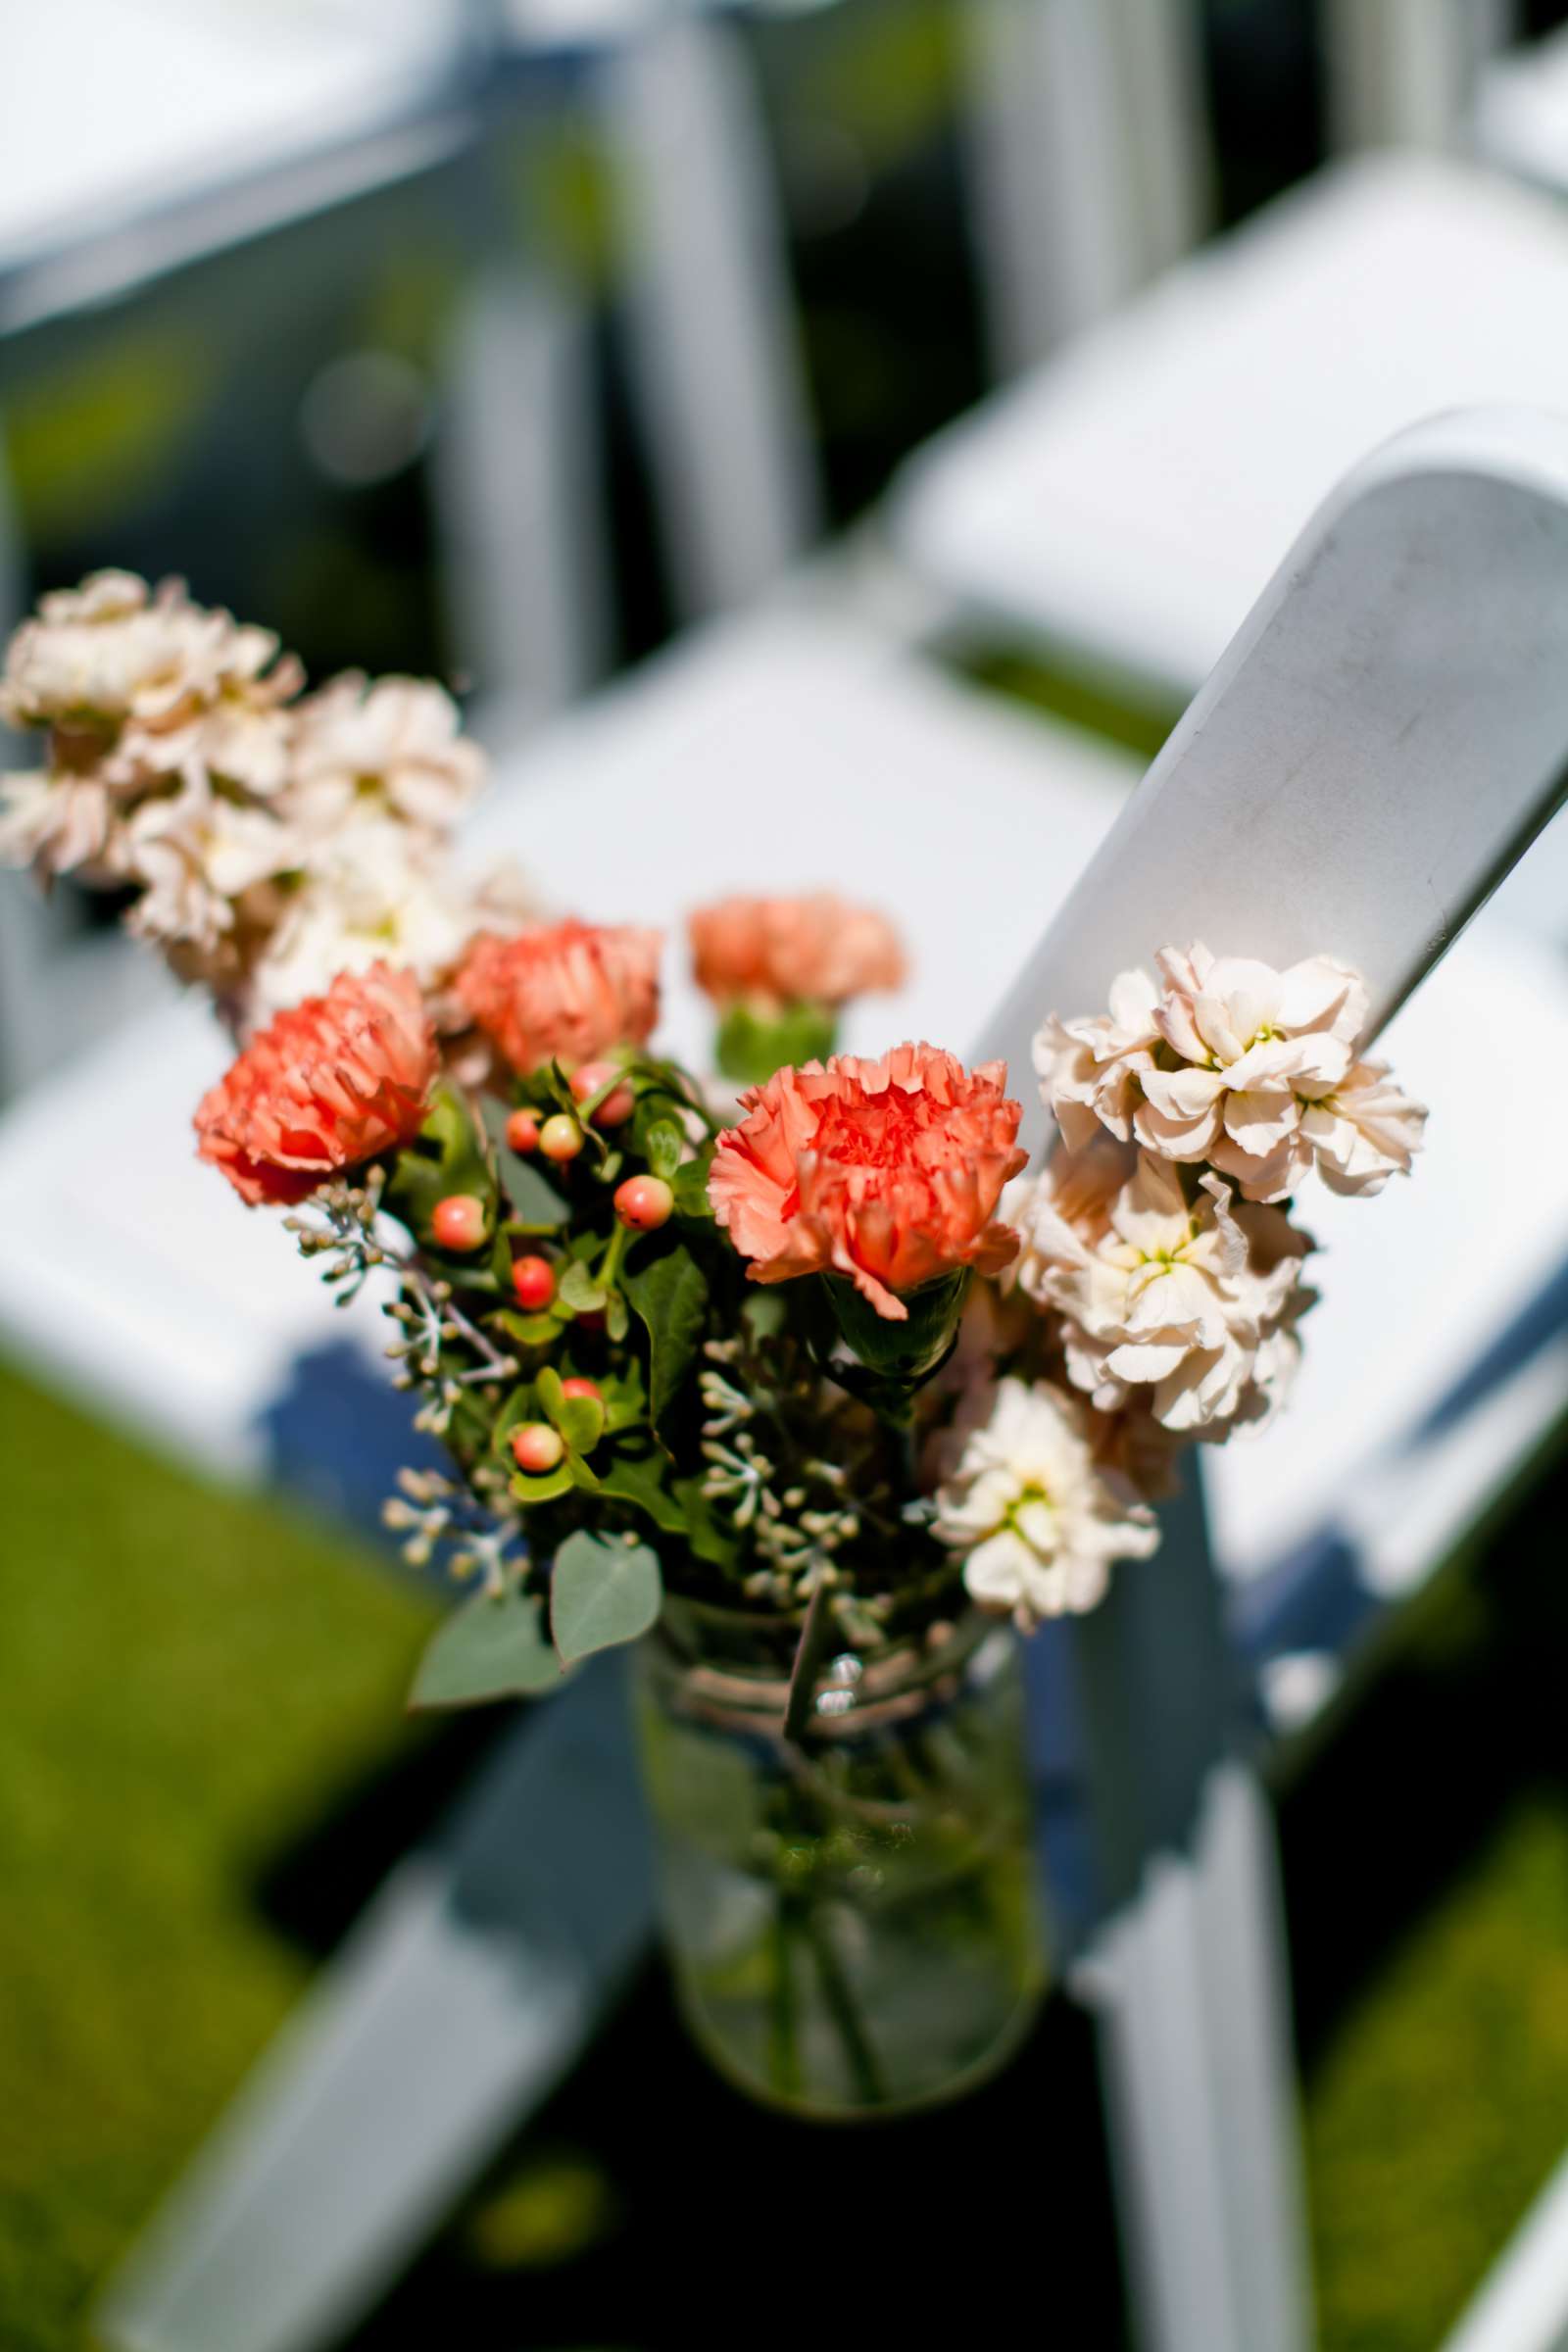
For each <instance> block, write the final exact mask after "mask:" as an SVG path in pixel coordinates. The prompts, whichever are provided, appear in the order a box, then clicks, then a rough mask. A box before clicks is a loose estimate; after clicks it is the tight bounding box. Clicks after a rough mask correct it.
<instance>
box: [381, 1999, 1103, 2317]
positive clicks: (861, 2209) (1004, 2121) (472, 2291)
mask: <svg viewBox="0 0 1568 2352" xmlns="http://www.w3.org/2000/svg"><path fill="white" fill-rule="evenodd" d="M530 2148H533V2149H537V2148H546V2149H549V2150H551V2151H553V2152H554V2155H555V2157H556V2159H557V2160H558V2161H560V2160H561V2159H563V2158H564V2159H566V2160H567V2161H569V2162H570V2163H572V2164H573V2165H574V2166H580V2165H581V2164H582V2163H583V2162H584V2161H585V2160H586V2161H587V2162H588V2163H590V2164H591V2165H592V2166H593V2168H594V2169H595V2171H596V2172H597V2174H598V2175H599V2176H600V2178H601V2179H602V2180H603V2183H604V2192H605V2193H604V2200H603V2208H604V2211H605V2213H606V2214H607V2216H608V2217H610V2218H609V2222H608V2227H607V2228H606V2229H604V2230H603V2231H602V2232H601V2233H599V2234H597V2235H596V2236H595V2237H594V2239H593V2242H592V2243H590V2244H588V2245H586V2246H584V2247H583V2248H581V2250H579V2251H576V2252H575V2253H568V2254H567V2255H566V2257H565V2258H564V2259H562V2260H558V2261H554V2262H550V2261H541V2260H539V2259H537V2258H534V2259H529V2260H527V2261H525V2262H520V2263H517V2264H515V2265H511V2266H508V2267H496V2266H494V2265H493V2264H491V2265H487V2264H486V2263H485V2262H483V2261H482V2260H481V2259H480V2258H479V2255H478V2252H477V2251H476V2241H478V2242H480V2243H482V2241H483V2238H484V2234H485V2233H484V2231H483V2229H482V2226H480V2227H479V2228H476V2227H475V2224H474V2216H475V2215H476V2214H479V2213H482V2212H483V2211H484V2210H485V2208H486V2207H487V2206H489V2205H491V2204H493V2203H494V2201H495V2200H496V2199H497V2197H498V2196H504V2195H505V2184H506V2182H507V2180H508V2179H509V2177H511V2176H513V2175H515V2169H516V2167H517V2165H518V2162H519V2160H520V2159H522V2158H523V2157H524V2156H525V2154H526V2151H527V2150H528V2149H530ZM1051 2249H1054V2250H1055V2256H1056V2257H1058V2258H1060V2259H1061V2260H1062V2261H1064V2262H1067V2263H1068V2264H1069V2265H1070V2270H1071V2274H1072V2303H1073V2306H1074V2308H1075V2310H1076V2311H1077V2312H1078V2313H1079V2314H1080V2315H1082V2316H1081V2318H1080V2319H1079V2321H1078V2323H1077V2328H1076V2330H1075V2331H1074V2332H1073V2333H1072V2335H1071V2339H1070V2340H1072V2341H1074V2342H1081V2343H1084V2344H1091V2343H1092V2344H1093V2345H1094V2346H1095V2347H1096V2352H1119V2348H1120V2347H1121V2346H1122V2345H1123V2344H1124V2341H1125V2336H1124V2328H1123V2320H1122V2314H1121V2306H1120V2287H1119V2282H1118V2275H1117V2263H1116V2249H1115V2240H1114V2229H1113V2225H1112V2222H1111V2208H1110V2195H1109V2188H1108V2184H1107V2180H1106V2172H1105V2155H1104V2147H1103V2135H1102V2129H1101V2122H1100V2105H1099V2095H1098V2090H1097V2087H1096V2077H1095V2061H1094V2050H1093V2041H1092V2030H1091V2028H1090V2025H1089V2022H1088V2020H1087V2018H1086V2017H1085V2016H1084V2015H1083V2013H1082V2012H1081V2011H1079V2010H1076V2009H1074V2008H1073V2007H1072V2006H1071V2005H1070V2004H1069V2003H1067V2002H1066V2001H1064V2000H1054V2001H1052V2002H1051V2003H1049V2004H1048V2006H1047V2008H1046V2010H1045V2012H1044V2014H1043V2016H1042V2018H1041V2020H1040V2023H1039V2025H1038V2027H1037V2029H1036V2031H1035V2033H1034V2034H1033V2036H1032V2038H1031V2040H1030V2042H1029V2044H1028V2045H1027V2047H1026V2048H1025V2050H1024V2051H1023V2053H1022V2054H1021V2056H1020V2057H1019V2058H1018V2060H1017V2061H1016V2062H1015V2063H1014V2065H1013V2066H1012V2067H1011V2068H1010V2069H1008V2071H1007V2072H1006V2073H1005V2075H1004V2076H1003V2077H1002V2078H1001V2079H1000V2080H998V2081H997V2082H992V2083H990V2084H988V2085H986V2086H985V2087H984V2088H983V2089H981V2090H979V2091H976V2092H974V2093H973V2094H971V2096H970V2097H969V2098H968V2099H966V2100H964V2101H963V2102H961V2103H960V2104H959V2105H957V2106H955V2107H952V2108H949V2109H946V2110H943V2111H941V2112H938V2113H935V2114H931V2115H926V2116H920V2117H915V2118H912V2119H909V2120H907V2121H904V2122H900V2123H892V2124H884V2125H880V2126H871V2127H859V2128H856V2129H853V2130H849V2131H844V2130H832V2129H824V2128H819V2127H815V2126H811V2125H806V2124H797V2123H792V2122H789V2121H786V2120H784V2119H782V2118H780V2117H778V2116H774V2115H771V2114H768V2113H766V2112H764V2111H763V2110H761V2109H760V2108H758V2107H754V2106H752V2105H751V2104H750V2103H749V2102H748V2101H746V2100H745V2099H743V2098H741V2097H740V2096H739V2095H738V2094H737V2093H736V2092H734V2091H732V2090H730V2089H729V2088H728V2087H727V2086H726V2085H725V2084H724V2083H723V2082H721V2081H720V2080H719V2079H718V2078H717V2077H716V2076H715V2075H713V2074H712V2073H711V2071H710V2070H709V2069H708V2067H707V2066H706V2065H705V2064H704V2062H703V2061H702V2060H701V2059H700V2058H699V2057H698V2055H697V2054H696V2052H695V2051H694V2050H693V2048H692V2047H691V2045H690V2043H689V2042H688V2041H687V2039H686V2036H685V2034H684V2032H683V2030H682V2028H681V2025H680V2022H679V2020H678V2018H677V2017H676V2015H675V2012H674V2008H673V2004H672V2002H671V1999H670V1995H669V1991H668V1987H667V1985H666V1982H665V1979H664V1976H663V1973H662V1970H661V1969H659V1968H658V1967H655V1966H650V1967H649V1968H648V1969H646V1970H645V1971H644V1972H643V1974H642V1976H641V1977H640V1979H639V1981H638V1983H637V1985H636V1986H635V1988H634V1990H633V1992H632V1993H631V1995H630V1996H629V1998H628V1999H627V2000H626V2002H625V2003H624V2005H623V2007H622V2008H621V2010H620V2012H619V2014H618V2015H617V2017H616V2019H615V2021H614V2023H613V2025H612V2027H611V2028H610V2030H609V2031H608V2032H607V2033H605V2034H602V2035H601V2036H600V2038H599V2040H598V2042H597V2043H596V2045H595V2046H594V2049H593V2050H592V2052H591V2053H590V2055H589V2056H588V2058H587V2059H586V2060H585V2061H584V2063H583V2064H582V2066H581V2067H580V2068H579V2069H578V2070H577V2072H576V2074H575V2075H574V2076H573V2077H572V2079H571V2081H570V2082H568V2083H567V2084H566V2085H565V2086H564V2089H563V2090H562V2091H561V2092H560V2093H559V2094H558V2096H557V2097H556V2098H555V2099H554V2100H553V2101H552V2102H551V2104H550V2106H549V2107H548V2108H547V2109H546V2110H545V2112H544V2114H543V2115H542V2116H541V2117H540V2118H539V2120H538V2122H537V2124H536V2125H535V2126H534V2127H533V2129H532V2130H531V2131H529V2133H528V2134H527V2135H526V2138H525V2140H523V2141H520V2142H519V2143H518V2144H517V2146H516V2147H515V2148H514V2149H512V2150H511V2151H509V2152H508V2154H507V2156H506V2157H504V2158H503V2159H502V2161H501V2163H500V2164H499V2165H497V2166H496V2167H495V2168H494V2170H493V2171H492V2173H491V2175H490V2176H489V2179H488V2180H487V2181H486V2183H485V2185H484V2186H483V2188H481V2190H480V2191H479V2192H478V2193H477V2195H476V2196H475V2197H474V2198H473V2199H471V2200H469V2202H468V2203H467V2205H466V2207H465V2209H464V2212H463V2213H462V2214H461V2215H460V2216H459V2217H458V2218H457V2220H456V2221H455V2222H454V2224H453V2226H452V2227H451V2228H450V2229H448V2230H447V2231H445V2232H444V2234H443V2235H442V2237H441V2238H440V2239H439V2240H438V2241H437V2243H436V2244H435V2245H434V2246H433V2247H432V2248H431V2249H430V2251H429V2252H428V2253H427V2254H426V2255H425V2256H424V2257H423V2259H422V2260H421V2261H419V2262H418V2263H417V2264H416V2266H415V2267H414V2269H413V2270H412V2271H411V2272H410V2274H409V2276H408V2277H407V2278H405V2280H404V2281H403V2283H402V2285H401V2286H400V2287H399V2288H398V2289H397V2290H396V2292H395V2293H394V2294H393V2295H392V2296H391V2297H389V2298H388V2300H387V2302H386V2303H385V2304H384V2305H383V2307H382V2309H381V2310H380V2311H379V2312H378V2313H377V2314H376V2315H375V2316H374V2317H373V2319H371V2320H370V2321H369V2322H368V2324H367V2325H366V2326H365V2327H362V2328H361V2329H360V2330H359V2332H358V2333H357V2334H355V2335H354V2336H353V2337H352V2338H351V2339H350V2343H351V2346H352V2352H393V2347H401V2346H405V2345H408V2346H413V2345H416V2344H428V2343H431V2342H435V2341H441V2342H447V2343H461V2344H462V2345H463V2346H464V2352H534V2348H535V2347H537V2348H538V2352H546V2348H547V2347H556V2348H559V2352H564V2348H565V2347H568V2346H580V2347H584V2348H585V2352H586V2348H588V2347H610V2346H614V2347H626V2348H627V2352H630V2348H631V2347H636V2348H637V2352H735V2347H736V2346H737V2345H745V2346H747V2347H766V2346H771V2345H774V2344H785V2343H789V2344H798V2343H799V2342H800V2341H801V2340H802V2339H803V2338H805V2339H808V2340H815V2341H817V2342H819V2343H823V2344H838V2343H844V2342H850V2341H854V2342H862V2341H863V2342H867V2343H871V2342H879V2341H886V2342H893V2343H900V2342H903V2343H924V2342H929V2341H931V2340H932V2339H933V2337H934V2336H935V2335H937V2334H938V2332H939V2331H941V2332H945V2331H946V2328H947V2327H948V2326H949V2325H950V2324H951V2320H950V2315H953V2314H955V2313H961V2314H963V2315H965V2320H966V2327H965V2330H964V2331H965V2332H971V2331H972V2332H974V2333H976V2334H978V2335H981V2336H989V2335H991V2334H992V2333H996V2334H999V2335H1002V2334H1005V2333H1008V2332H1010V2331H1011V2329H1012V2327H1014V2326H1015V2325H1016V2315H1017V2305H1016V2302H1015V2301H1014V2295H1015V2293H1016V2287H1015V2285H1009V2284H1007V2283H1006V2282H1007V2281H1009V2280H1011V2281H1015V2280H1016V2279H1017V2277H1018V2275H1019V2271H1020V2269H1021V2268H1022V2266H1024V2265H1025V2264H1028V2263H1030V2262H1031V2260H1032V2259H1033V2258H1035V2257H1037V2256H1044V2255H1046V2254H1047V2253H1048V2252H1049V2251H1050V2250H1051ZM1052 2293H1053V2297H1054V2295H1055V2293H1056V2290H1055V2289H1054V2288H1053V2289H1052ZM1029 2324H1030V2325H1038V2317H1037V2319H1036V2321H1034V2322H1031V2323H1029ZM1063 2340H1064V2341H1066V2340H1069V2339H1068V2338H1066V2337H1064V2338H1063Z"/></svg>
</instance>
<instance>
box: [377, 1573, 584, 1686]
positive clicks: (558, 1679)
mask: <svg viewBox="0 0 1568 2352" xmlns="http://www.w3.org/2000/svg"><path fill="white" fill-rule="evenodd" d="M564 1679H565V1677H564V1669H563V1665H562V1660H561V1657H560V1656H559V1655H558V1653H557V1651H556V1649H555V1647H554V1646H553V1645H552V1643H551V1642H550V1640H549V1637H548V1636H547V1634H546V1632H545V1626H544V1609H543V1604H542V1602H541V1601H540V1599H539V1596H538V1594H537V1593H519V1592H517V1591H516V1590H515V1588H509V1589H508V1591H507V1592H506V1593H501V1594H492V1593H474V1595H473V1596H472V1598H471V1599H469V1600H466V1601H465V1602H464V1603H463V1605H462V1607H461V1608H458V1609H456V1610H454V1611H453V1613H452V1615H451V1616H450V1617H449V1618H448V1619H447V1621H446V1623H445V1624H444V1625H443V1626H442V1627H441V1628H440V1630H439V1631H438V1632H437V1633H436V1635H435V1636H434V1638H433V1640H432V1641H431V1642H430V1643H429V1645H428V1647H427V1648H426V1650H425V1653H424V1655H423V1657H422V1658H421V1659H420V1660H419V1669H418V1672H417V1675H416V1676H415V1678H414V1689H413V1690H412V1691H411V1692H410V1693H409V1704H410V1706H411V1707H475V1706H482V1705H484V1704H485V1703H486V1702H487V1701H488V1700H491V1699H498V1698H515V1697H518V1696H521V1695H526V1694H530V1693H533V1692H536V1691H554V1690H557V1689H559V1687H560V1685H561V1684H562V1682H563V1681H564Z"/></svg>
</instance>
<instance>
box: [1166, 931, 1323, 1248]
mask: <svg viewBox="0 0 1568 2352" xmlns="http://www.w3.org/2000/svg"><path fill="white" fill-rule="evenodd" d="M1155 963H1156V965H1157V967H1158V970H1159V976H1160V979H1161V981H1162V982H1163V983H1164V986H1163V989H1162V992H1161V994H1160V998H1159V1001H1158V1003H1157V1004H1156V1005H1155V1007H1154V1012H1153V1020H1154V1026H1155V1028H1156V1029H1157V1030H1158V1032H1159V1035H1160V1037H1161V1039H1162V1040H1163V1042H1164V1044H1165V1045H1166V1046H1168V1047H1169V1048H1170V1051H1171V1054H1173V1055H1175V1056H1177V1057H1178V1066H1177V1067H1175V1068H1173V1069H1172V1068H1159V1067H1155V1068H1154V1069H1152V1070H1146V1071H1144V1072H1143V1073H1142V1074H1141V1077H1140V1086H1141V1089H1142V1093H1143V1101H1142V1103H1140V1104H1139V1106H1138V1108H1137V1110H1136V1112H1135V1113H1134V1116H1133V1131H1134V1133H1135V1135H1136V1136H1137V1138H1138V1141H1139V1142H1140V1143H1141V1144H1142V1145H1143V1146H1144V1147H1145V1148H1146V1150H1148V1151H1151V1152H1161V1153H1163V1155H1164V1156H1165V1157H1166V1158H1167V1159H1177V1160H1207V1161H1208V1162H1209V1163H1210V1165H1211V1166H1213V1167H1216V1168H1218V1169H1219V1170H1220V1172H1221V1173H1222V1174H1223V1175H1227V1176H1231V1177H1234V1178H1235V1180H1236V1181H1237V1183H1238V1184H1239V1185H1240V1186H1241V1189H1242V1193H1243V1196H1244V1198H1246V1199H1247V1200H1249V1201H1282V1200H1284V1199H1285V1197H1286V1196H1287V1195H1288V1194H1289V1193H1292V1192H1294V1191H1295V1190H1296V1188H1297V1187H1298V1186H1299V1184H1300V1183H1301V1181H1302V1179H1303V1178H1304V1177H1305V1176H1306V1175H1307V1174H1308V1173H1309V1171H1310V1169H1311V1166H1312V1147H1311V1145H1310V1143H1309V1142H1308V1141H1307V1139H1306V1138H1305V1137H1304V1136H1303V1134H1302V1132H1301V1112H1302V1103H1301V1099H1300V1098H1301V1097H1302V1096H1303V1095H1307V1094H1311V1095H1313V1096H1316V1095H1318V1094H1321V1093H1324V1092H1326V1091H1327V1090H1328V1089H1330V1088H1332V1087H1334V1086H1337V1085H1338V1084H1339V1082H1340V1081H1341V1080H1342V1079H1343V1078H1344V1077H1345V1075H1346V1072H1347V1071H1348V1068H1349V1066H1350V1052H1351V1048H1352V1046H1353V1045H1354V1042H1355V1040H1356V1038H1357V1036H1358V1035H1359V1034H1360V1032H1361V1030H1362V1029H1363V1028H1364V1027H1365V1025H1366V1017H1367V999H1366V991H1365V989H1364V988H1363V987H1362V985H1361V983H1360V981H1359V980H1358V979H1357V977H1356V975H1355V974H1354V973H1353V972H1352V971H1350V970H1349V969H1348V967H1347V966H1346V965H1344V964H1341V963H1336V962H1334V961H1333V960H1332V959H1331V958H1330V957H1328V956H1309V957H1307V958H1306V959H1305V960H1304V961H1303V962H1300V963H1293V964H1292V965H1291V966H1290V968H1289V969H1288V970H1287V971H1283V972H1278V971H1276V970H1275V969H1274V967H1273V966H1272V964H1267V963H1259V962H1256V961H1255V960H1253V959H1252V958H1251V957H1250V956H1211V955H1210V954H1209V952H1208V950H1207V949H1206V948H1205V947H1203V946H1201V945H1198V946H1195V947H1193V948H1191V949H1190V950H1189V951H1188V952H1187V954H1186V955H1181V954H1179V953H1178V952H1177V951H1176V950H1175V949H1174V948H1162V949H1161V950H1160V953H1159V955H1158V956H1156V957H1155ZM1167 1058H1168V1057H1167Z"/></svg>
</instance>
